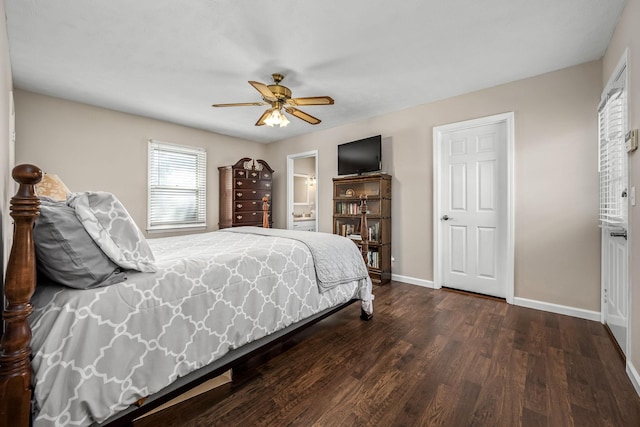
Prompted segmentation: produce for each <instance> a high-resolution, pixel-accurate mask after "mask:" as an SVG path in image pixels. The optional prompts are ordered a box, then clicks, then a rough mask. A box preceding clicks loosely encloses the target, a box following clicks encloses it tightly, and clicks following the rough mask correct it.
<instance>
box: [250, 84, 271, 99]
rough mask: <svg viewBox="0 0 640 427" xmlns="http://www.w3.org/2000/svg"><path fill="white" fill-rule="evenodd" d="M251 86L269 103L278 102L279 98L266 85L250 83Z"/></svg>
mask: <svg viewBox="0 0 640 427" xmlns="http://www.w3.org/2000/svg"><path fill="white" fill-rule="evenodd" d="M249 84H250V85H251V86H253V87H254V88H256V90H257V91H258V92H260V94H261V95H262V97H263V98H264V99H266V100H268V101H277V100H278V98H276V96H275V95H274V94H273V92H271V90H270V89H269V88H268V87H267V85H266V84H264V83H260V82H253V81H250V82H249Z"/></svg>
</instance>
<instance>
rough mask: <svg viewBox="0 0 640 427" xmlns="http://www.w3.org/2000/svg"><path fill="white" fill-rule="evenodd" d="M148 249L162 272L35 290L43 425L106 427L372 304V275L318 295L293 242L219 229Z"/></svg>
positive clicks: (304, 254)
mask: <svg viewBox="0 0 640 427" xmlns="http://www.w3.org/2000/svg"><path fill="white" fill-rule="evenodd" d="M349 243H350V242H349ZM149 244H150V246H151V249H152V250H153V253H154V256H155V259H156V265H157V267H158V271H157V272H155V273H139V272H129V273H128V279H127V280H126V281H125V282H122V283H119V284H116V285H111V286H108V287H104V288H97V289H89V290H76V289H70V288H65V287H61V286H56V285H46V286H38V289H37V290H36V294H35V295H34V297H33V299H32V302H33V305H34V307H35V310H34V313H33V315H32V316H31V318H30V323H31V326H32V328H33V339H32V343H31V347H32V349H33V363H32V365H33V369H34V376H33V381H34V385H35V394H34V399H35V413H34V416H35V418H34V426H35V427H42V426H71V425H73V426H85V425H90V424H92V423H94V422H101V421H103V420H105V419H107V418H108V417H110V416H111V415H113V414H116V413H118V412H119V411H121V410H123V409H126V408H127V407H128V406H129V405H131V404H132V403H133V402H135V401H136V400H138V399H140V398H141V397H144V396H147V395H150V394H153V393H156V392H158V391H160V390H161V389H162V388H164V387H166V386H167V385H169V384H170V383H171V382H173V381H174V380H175V379H177V378H178V377H181V376H184V375H186V374H187V373H189V372H192V371H194V370H196V369H198V368H200V367H203V366H205V365H207V364H209V363H211V362H212V361H214V360H216V359H218V358H220V357H222V356H223V355H225V354H226V353H227V352H228V351H229V350H231V349H234V348H237V347H240V346H242V345H243V344H246V343H248V342H251V341H254V340H256V339H259V338H262V337H264V336H266V335H268V334H270V333H273V332H275V331H277V330H279V329H282V328H285V327H287V326H289V325H291V324H293V323H295V322H297V321H299V320H301V319H304V318H306V317H309V316H310V315H312V314H314V313H317V312H320V311H322V310H324V309H327V308H330V307H333V306H336V305H339V304H341V303H344V302H347V301H348V300H350V299H352V298H360V299H362V300H363V303H364V301H369V303H370V300H371V281H370V280H369V278H368V277H365V278H360V279H356V280H351V281H347V282H345V283H343V284H341V285H339V286H335V287H332V288H331V289H328V290H326V291H323V292H320V290H319V288H318V285H317V280H316V274H317V273H316V271H315V268H314V263H313V258H314V257H313V256H312V253H311V251H310V249H309V248H308V247H307V245H306V244H304V243H302V242H301V241H299V240H296V239H288V238H283V237H276V236H256V235H255V234H241V233H235V232H234V233H226V232H213V233H204V234H197V235H192V236H180V237H171V238H161V239H150V240H149ZM318 275H320V274H318ZM331 277H333V276H331ZM338 280H339V279H338Z"/></svg>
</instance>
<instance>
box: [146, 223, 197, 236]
mask: <svg viewBox="0 0 640 427" xmlns="http://www.w3.org/2000/svg"><path fill="white" fill-rule="evenodd" d="M206 229H207V225H206V224H205V225H191V224H185V225H158V226H156V227H150V228H147V233H149V234H154V233H167V232H172V231H204V230H206Z"/></svg>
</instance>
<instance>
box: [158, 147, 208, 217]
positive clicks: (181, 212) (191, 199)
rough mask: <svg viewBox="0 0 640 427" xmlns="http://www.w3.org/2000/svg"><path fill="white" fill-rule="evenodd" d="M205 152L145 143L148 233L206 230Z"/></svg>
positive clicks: (200, 149)
mask: <svg viewBox="0 0 640 427" xmlns="http://www.w3.org/2000/svg"><path fill="white" fill-rule="evenodd" d="M206 181H207V152H206V151H205V150H204V149H202V148H195V147H186V146H182V145H176V144H170V143H166V142H160V141H155V140H150V141H149V178H148V219H147V228H148V230H167V229H172V228H191V227H206V225H207V223H206V218H207V203H206V201H207V194H206Z"/></svg>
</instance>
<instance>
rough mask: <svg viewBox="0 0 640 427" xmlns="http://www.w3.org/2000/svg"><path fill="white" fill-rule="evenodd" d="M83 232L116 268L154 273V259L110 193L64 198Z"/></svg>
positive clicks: (129, 217) (77, 194) (122, 208)
mask: <svg viewBox="0 0 640 427" xmlns="http://www.w3.org/2000/svg"><path fill="white" fill-rule="evenodd" d="M67 204H68V205H69V206H71V207H72V208H73V209H74V210H75V212H76V216H77V217H78V219H79V220H80V222H81V223H82V225H83V226H84V228H85V230H87V233H89V235H90V236H91V238H92V239H93V241H94V242H96V244H97V245H98V246H99V247H100V249H102V251H103V252H104V253H105V254H106V255H107V256H108V257H109V258H110V259H111V260H112V261H113V262H114V263H116V264H117V265H119V266H120V267H122V268H125V269H129V270H138V271H142V272H155V271H157V268H156V266H155V258H154V256H153V252H152V251H151V248H150V247H149V244H148V243H147V241H146V239H145V238H144V236H143V235H142V232H141V231H140V229H139V228H138V226H136V224H135V222H133V219H132V218H131V216H130V215H129V212H127V210H126V209H125V208H124V206H123V205H122V203H120V201H119V200H118V199H117V198H116V197H115V196H114V195H113V194H111V193H107V192H104V191H95V192H84V193H74V194H72V195H71V196H69V198H68V199H67Z"/></svg>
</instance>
